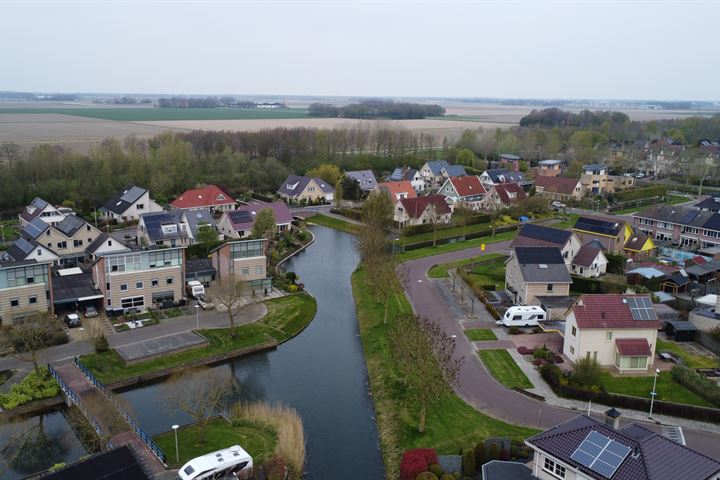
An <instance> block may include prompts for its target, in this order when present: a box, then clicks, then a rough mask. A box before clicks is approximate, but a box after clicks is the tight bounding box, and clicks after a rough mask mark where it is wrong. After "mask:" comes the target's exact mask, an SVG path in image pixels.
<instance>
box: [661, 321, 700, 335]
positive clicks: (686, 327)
mask: <svg viewBox="0 0 720 480" xmlns="http://www.w3.org/2000/svg"><path fill="white" fill-rule="evenodd" d="M667 323H669V324H670V325H672V326H673V329H674V330H682V331H687V332H690V331H693V332H694V331H696V330H697V329H698V328H697V327H696V326H695V324H694V323H692V322H686V321H682V320H677V321H674V322H667Z"/></svg>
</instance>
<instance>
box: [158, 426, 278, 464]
mask: <svg viewBox="0 0 720 480" xmlns="http://www.w3.org/2000/svg"><path fill="white" fill-rule="evenodd" d="M201 432H202V429H201V427H200V425H198V424H192V425H188V426H187V427H182V428H179V429H178V432H177V438H178V452H179V454H180V461H179V462H178V461H177V457H176V456H175V435H174V433H173V432H172V431H170V432H165V433H161V434H160V435H157V436H155V437H154V438H153V440H155V442H156V443H157V444H158V446H160V448H161V449H162V451H163V452H165V455H167V462H168V466H169V467H170V468H178V467H181V466H182V465H184V464H185V463H186V462H187V461H189V460H192V459H193V458H195V457H199V456H201V455H205V454H206V453H210V452H214V451H217V450H222V449H224V448H228V447H232V446H233V445H240V446H241V447H242V448H243V449H244V450H245V451H246V452H248V453H249V454H250V456H251V457H253V462H254V463H255V464H257V465H262V462H263V461H265V460H266V459H268V458H269V457H270V456H271V455H272V454H273V452H274V451H275V444H276V443H277V434H276V433H275V432H274V431H273V430H272V429H271V428H269V427H267V426H265V425H261V424H259V423H257V422H249V421H244V420H233V421H232V422H229V421H228V420H227V419H225V418H223V417H216V418H213V419H211V420H210V421H208V423H207V425H206V426H205V431H204V437H205V438H204V441H200V440H201V438H202V436H203V434H202V433H201Z"/></svg>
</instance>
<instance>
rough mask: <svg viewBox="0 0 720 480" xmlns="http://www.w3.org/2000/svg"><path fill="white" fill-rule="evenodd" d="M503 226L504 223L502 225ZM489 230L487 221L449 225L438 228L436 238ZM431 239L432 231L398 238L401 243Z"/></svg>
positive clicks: (440, 238) (406, 243) (407, 243)
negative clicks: (463, 225)
mask: <svg viewBox="0 0 720 480" xmlns="http://www.w3.org/2000/svg"><path fill="white" fill-rule="evenodd" d="M502 226H503V227H504V226H506V225H502ZM489 230H490V224H489V223H476V224H474V225H468V226H467V227H450V228H438V231H437V239H438V240H442V239H444V238H451V237H459V236H461V235H466V234H468V233H477V232H484V231H489ZM432 239H433V232H425V233H416V234H415V235H403V236H402V237H401V238H400V244H401V245H409V244H411V243H420V242H429V241H432Z"/></svg>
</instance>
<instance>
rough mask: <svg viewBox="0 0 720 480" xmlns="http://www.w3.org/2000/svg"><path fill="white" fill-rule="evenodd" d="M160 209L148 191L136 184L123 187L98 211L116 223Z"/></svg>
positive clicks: (161, 209)
mask: <svg viewBox="0 0 720 480" xmlns="http://www.w3.org/2000/svg"><path fill="white" fill-rule="evenodd" d="M162 211H163V208H162V206H161V205H159V204H158V203H156V202H155V201H154V200H153V199H151V198H150V192H149V191H148V190H147V189H145V188H142V187H137V186H130V187H128V188H126V189H124V190H123V191H122V192H120V193H118V194H117V195H115V196H114V197H113V198H111V199H110V200H108V201H107V203H105V205H103V206H102V207H100V212H101V213H102V214H103V216H104V217H105V218H106V219H108V220H115V221H116V222H118V223H125V222H130V221H133V220H139V219H140V215H142V214H143V213H157V212H162Z"/></svg>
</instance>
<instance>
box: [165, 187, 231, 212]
mask: <svg viewBox="0 0 720 480" xmlns="http://www.w3.org/2000/svg"><path fill="white" fill-rule="evenodd" d="M170 206H171V207H172V208H176V209H183V210H209V211H218V212H225V211H228V210H234V209H235V200H234V199H233V197H232V195H230V194H229V193H227V192H226V191H225V190H223V189H222V188H220V187H218V186H217V185H207V186H205V187H202V188H193V189H191V190H186V191H185V192H183V193H182V194H181V195H180V196H179V197H177V198H176V199H175V200H173V201H172V202H171V203H170Z"/></svg>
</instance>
